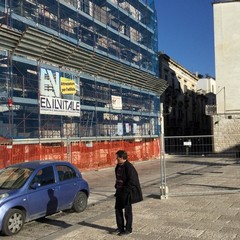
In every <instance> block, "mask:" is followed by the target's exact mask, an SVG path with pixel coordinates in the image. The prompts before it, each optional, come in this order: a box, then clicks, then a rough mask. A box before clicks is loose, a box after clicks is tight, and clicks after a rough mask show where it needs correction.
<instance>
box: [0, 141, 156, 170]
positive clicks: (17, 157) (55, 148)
mask: <svg viewBox="0 0 240 240" xmlns="http://www.w3.org/2000/svg"><path fill="white" fill-rule="evenodd" d="M159 146H160V143H159V139H142V140H141V141H130V140H129V141H128V140H118V141H96V142H94V141H90V142H81V141H79V142H61V143H57V144H56V143H55V144H53V143H44V144H41V143H38V144H13V145H12V144H9V145H4V144H1V141H0V168H3V167H6V166H9V165H11V164H15V163H19V162H23V161H32V160H38V159H39V160H65V161H70V162H71V163H73V164H74V165H75V166H76V167H77V168H79V169H80V170H90V169H91V170H93V169H99V168H104V167H110V166H114V165H115V164H116V155H115V154H116V152H117V151H118V150H120V149H123V150H125V151H127V153H128V158H129V161H143V160H149V159H154V158H159V154H160V148H159Z"/></svg>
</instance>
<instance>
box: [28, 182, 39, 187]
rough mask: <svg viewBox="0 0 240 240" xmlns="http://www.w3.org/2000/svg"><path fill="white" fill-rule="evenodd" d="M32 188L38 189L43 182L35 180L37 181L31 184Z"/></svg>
mask: <svg viewBox="0 0 240 240" xmlns="http://www.w3.org/2000/svg"><path fill="white" fill-rule="evenodd" d="M30 187H31V188H32V189H37V188H39V187H41V184H40V183H37V182H35V183H33V184H31V186H30Z"/></svg>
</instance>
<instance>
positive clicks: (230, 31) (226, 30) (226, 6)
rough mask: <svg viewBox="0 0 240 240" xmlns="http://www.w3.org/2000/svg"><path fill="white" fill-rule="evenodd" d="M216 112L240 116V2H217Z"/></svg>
mask: <svg viewBox="0 0 240 240" xmlns="http://www.w3.org/2000/svg"><path fill="white" fill-rule="evenodd" d="M213 10H214V38H215V68H216V83H217V113H220V114H221V113H226V114H231V113H240V87H239V84H240V2H239V1H234V2H222V3H214V4H213Z"/></svg>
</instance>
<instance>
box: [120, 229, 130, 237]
mask: <svg viewBox="0 0 240 240" xmlns="http://www.w3.org/2000/svg"><path fill="white" fill-rule="evenodd" d="M131 233H132V231H128V230H126V231H122V232H120V233H118V236H127V235H129V234H131Z"/></svg>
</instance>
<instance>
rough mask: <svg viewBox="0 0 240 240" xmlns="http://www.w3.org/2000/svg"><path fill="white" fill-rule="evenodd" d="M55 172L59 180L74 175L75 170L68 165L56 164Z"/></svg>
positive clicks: (70, 177) (73, 176)
mask: <svg viewBox="0 0 240 240" xmlns="http://www.w3.org/2000/svg"><path fill="white" fill-rule="evenodd" d="M57 172H58V178H59V181H65V180H68V179H72V178H75V177H76V172H75V171H74V170H73V169H72V168H70V167H68V166H64V165H60V166H57Z"/></svg>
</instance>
